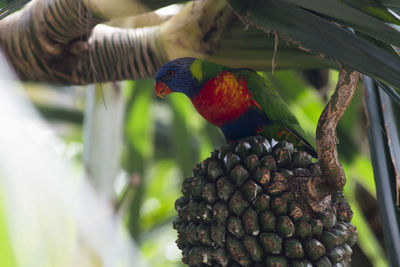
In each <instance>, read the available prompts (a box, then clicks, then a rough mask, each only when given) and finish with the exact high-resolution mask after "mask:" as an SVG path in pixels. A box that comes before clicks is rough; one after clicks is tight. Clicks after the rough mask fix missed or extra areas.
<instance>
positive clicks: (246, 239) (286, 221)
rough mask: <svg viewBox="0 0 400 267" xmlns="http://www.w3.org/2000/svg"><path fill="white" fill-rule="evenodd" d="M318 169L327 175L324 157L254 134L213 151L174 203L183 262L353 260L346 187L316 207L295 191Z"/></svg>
mask: <svg viewBox="0 0 400 267" xmlns="http://www.w3.org/2000/svg"><path fill="white" fill-rule="evenodd" d="M313 175H314V176H320V175H321V170H320V168H319V165H318V164H317V163H312V158H311V156H310V155H308V154H307V153H306V152H304V151H296V150H295V149H294V148H293V146H292V145H291V144H290V143H287V142H281V143H278V144H277V145H276V146H272V145H271V144H270V143H269V142H268V141H267V140H265V139H264V138H262V137H251V138H246V139H243V140H240V141H237V142H234V143H232V144H230V145H227V146H224V147H222V148H221V149H219V150H216V151H215V152H213V153H212V155H211V157H210V158H208V159H206V160H204V161H203V162H201V163H200V164H198V165H197V166H196V167H195V169H194V170H193V177H190V178H187V179H185V181H184V182H183V185H182V193H183V197H181V198H179V199H178V200H177V201H176V204H175V208H176V210H177V211H178V217H177V218H176V220H175V222H174V228H175V229H176V230H177V231H178V240H177V244H178V247H179V248H180V249H182V255H183V258H182V260H183V262H184V263H186V264H187V265H189V266H293V267H295V266H307V267H311V266H333V265H334V266H339V265H340V264H341V265H343V266H349V264H350V256H351V254H352V250H351V246H353V245H354V244H355V242H356V237H357V231H356V229H355V227H354V226H353V225H352V224H351V223H350V220H351V215H352V213H351V210H350V208H349V207H348V204H347V202H346V200H345V199H344V197H343V194H341V193H337V194H335V195H334V196H332V200H331V203H330V205H329V207H328V208H327V209H326V210H325V211H324V212H319V213H316V212H313V211H312V209H310V207H308V205H307V203H306V201H304V199H301V198H299V196H298V194H295V193H294V189H293V188H294V186H293V184H295V183H294V181H298V180H299V179H302V180H303V181H304V179H309V178H310V177H311V176H313ZM338 264H339V265H338Z"/></svg>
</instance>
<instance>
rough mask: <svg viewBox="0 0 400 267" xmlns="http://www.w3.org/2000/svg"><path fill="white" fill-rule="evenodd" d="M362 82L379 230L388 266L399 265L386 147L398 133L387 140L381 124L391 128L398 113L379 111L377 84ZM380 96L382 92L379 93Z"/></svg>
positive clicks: (398, 226) (399, 224) (399, 238)
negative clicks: (379, 215) (379, 224)
mask: <svg viewBox="0 0 400 267" xmlns="http://www.w3.org/2000/svg"><path fill="white" fill-rule="evenodd" d="M364 85H365V88H366V91H367V96H366V106H367V110H368V119H369V120H368V121H369V127H368V139H369V146H370V151H371V160H372V164H373V167H374V176H375V183H376V191H377V198H378V202H379V209H380V213H381V217H382V221H383V225H384V227H383V231H384V235H385V242H386V248H387V251H388V258H389V262H390V266H400V254H399V253H398V252H399V251H400V218H399V212H398V210H397V208H396V205H395V200H396V193H395V192H396V188H395V186H394V185H395V184H396V182H395V169H394V168H393V161H392V159H391V154H390V149H389V146H388V140H391V139H392V138H397V141H398V139H399V136H400V132H397V133H395V134H396V135H397V136H391V137H389V138H390V139H387V136H386V134H385V125H388V124H387V123H388V122H390V124H391V126H388V127H392V123H393V121H391V120H393V117H395V116H398V114H397V115H395V114H394V113H390V112H389V113H388V112H382V111H383V107H382V99H384V98H385V97H383V98H382V97H380V96H379V95H380V94H379V92H378V86H377V84H376V83H375V82H374V81H373V80H372V79H371V78H369V77H364ZM380 91H381V90H380ZM381 96H383V95H382V94H381ZM386 97H387V96H386ZM388 100H389V101H390V99H388V98H386V100H384V101H385V102H387V101H388ZM385 113H386V114H385ZM391 117H392V118H391ZM388 120H389V121H388ZM391 145H392V144H391ZM394 149H395V150H396V151H397V153H399V151H400V147H399V145H398V142H397V147H395V148H394Z"/></svg>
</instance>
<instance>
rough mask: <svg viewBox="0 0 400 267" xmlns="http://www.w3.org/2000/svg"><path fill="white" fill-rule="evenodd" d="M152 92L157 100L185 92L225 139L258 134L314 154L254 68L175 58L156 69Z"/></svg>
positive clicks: (263, 78)
mask: <svg viewBox="0 0 400 267" xmlns="http://www.w3.org/2000/svg"><path fill="white" fill-rule="evenodd" d="M154 90H155V92H156V94H157V95H158V96H159V97H161V98H163V96H165V95H168V94H171V93H174V92H178V93H183V94H185V95H186V96H187V97H188V98H189V99H190V101H191V102H192V104H193V106H194V107H195V109H196V110H197V112H198V113H200V115H201V116H202V117H203V118H205V119H206V120H207V121H208V122H209V123H211V124H213V125H215V126H217V127H218V128H220V129H221V131H222V133H223V135H224V136H225V139H226V141H227V142H228V143H231V142H234V141H236V140H240V139H242V138H245V137H249V136H254V135H261V136H263V137H265V138H267V139H270V140H272V139H274V140H276V141H283V140H286V141H288V142H291V143H292V144H293V145H294V147H295V148H297V149H303V150H305V151H306V152H308V153H309V154H310V155H311V156H313V157H317V152H316V150H315V148H314V146H312V145H311V143H312V141H311V139H310V138H309V137H308V135H306V134H305V132H304V130H303V129H302V128H301V126H300V124H299V122H298V120H297V119H296V117H295V116H294V115H293V114H292V112H291V111H290V109H289V107H288V106H287V104H286V103H285V102H284V100H283V99H282V97H281V96H280V95H279V94H278V92H277V90H276V89H275V88H273V87H272V86H271V83H270V81H269V80H267V79H266V78H265V77H263V76H261V75H259V74H258V73H257V72H256V71H254V70H252V69H249V68H238V69H233V68H229V67H225V66H222V65H219V64H216V63H213V62H210V61H207V60H204V59H199V58H192V57H182V58H177V59H174V60H172V61H169V62H167V63H166V64H165V65H163V66H162V67H161V68H160V69H159V70H158V71H157V73H156V75H155V85H154Z"/></svg>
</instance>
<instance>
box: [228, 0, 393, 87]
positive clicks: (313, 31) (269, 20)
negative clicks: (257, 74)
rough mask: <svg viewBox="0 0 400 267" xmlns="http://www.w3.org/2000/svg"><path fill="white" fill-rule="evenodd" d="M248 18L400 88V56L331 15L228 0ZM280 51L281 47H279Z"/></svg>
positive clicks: (277, 4) (270, 3)
mask: <svg viewBox="0 0 400 267" xmlns="http://www.w3.org/2000/svg"><path fill="white" fill-rule="evenodd" d="M228 1H229V2H230V3H231V5H232V7H233V8H234V9H235V11H236V12H237V14H238V15H239V16H240V17H241V18H242V19H243V20H245V21H247V22H249V23H250V24H253V25H255V26H256V27H258V28H260V29H262V30H264V31H266V32H272V31H278V32H279V33H280V34H282V35H283V36H284V37H286V38H288V39H290V40H292V42H294V43H297V44H298V45H299V47H300V48H303V49H304V50H308V51H309V52H311V53H313V54H316V55H320V56H322V57H325V58H330V59H333V60H335V61H338V62H340V63H341V64H343V65H347V66H348V67H350V68H353V69H355V70H358V71H360V72H362V73H364V74H368V75H370V76H373V77H375V78H377V79H379V80H383V81H386V82H388V83H390V84H391V85H393V86H394V87H397V88H400V58H399V57H397V56H394V55H391V54H390V53H388V52H386V51H385V50H383V49H382V48H379V47H377V46H376V45H374V44H372V43H370V42H368V41H367V40H364V39H362V38H361V37H358V36H356V35H355V34H354V33H352V32H350V31H348V30H346V29H343V28H341V27H339V26H337V25H335V24H333V23H332V22H330V21H329V20H327V19H324V18H322V17H320V16H318V15H316V14H314V13H312V12H310V11H307V10H305V9H302V8H300V7H297V6H294V5H290V4H286V3H282V2H279V1H274V0H263V1H254V0H252V1H248V2H246V3H244V2H243V1H240V0H228ZM278 53H279V51H278Z"/></svg>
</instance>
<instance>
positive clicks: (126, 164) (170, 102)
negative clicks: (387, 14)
mask: <svg viewBox="0 0 400 267" xmlns="http://www.w3.org/2000/svg"><path fill="white" fill-rule="evenodd" d="M263 75H266V76H268V77H269V78H270V79H271V80H272V82H273V84H274V85H275V86H276V87H277V88H278V91H279V92H280V94H281V95H282V96H283V97H284V99H285V100H286V101H287V102H288V104H289V106H290V108H291V109H292V111H293V112H294V114H296V116H297V118H298V119H299V121H300V123H301V125H302V126H303V128H304V129H305V130H306V131H307V132H309V133H310V134H313V133H314V132H315V128H316V123H317V120H318V116H319V114H320V113H321V111H322V109H323V107H324V103H326V101H327V99H328V98H329V95H330V94H331V93H332V89H333V88H334V87H335V85H336V81H337V76H338V73H337V71H333V70H329V71H328V70H313V71H304V72H299V71H276V72H275V73H274V74H271V73H264V74H263ZM310 77H313V78H312V79H310ZM321 80H322V82H321ZM316 81H320V82H319V84H317V85H318V86H319V87H318V88H317V87H315V86H313V85H312V84H311V83H314V84H315V83H316ZM153 83H154V82H153V80H140V81H127V82H123V83H118V84H114V85H112V84H105V85H102V86H98V87H96V88H91V89H88V88H85V87H59V88H57V90H54V88H52V87H49V86H46V85H43V86H39V85H33V84H26V85H25V92H26V93H27V94H28V95H29V99H30V101H32V103H33V104H34V105H35V107H36V109H37V110H38V111H39V112H40V113H41V115H42V116H43V117H44V118H45V120H46V121H47V122H49V123H50V125H51V128H52V129H53V130H54V131H55V132H56V134H57V136H59V137H60V138H61V139H60V140H62V142H63V143H64V144H65V149H64V151H63V154H64V155H66V156H67V157H68V158H69V159H70V160H72V161H73V162H74V165H75V166H76V168H77V169H82V168H83V167H84V166H82V162H83V157H84V156H83V153H84V152H83V147H84V146H85V142H87V140H86V141H85V140H84V136H85V134H84V132H85V131H86V130H85V123H86V124H88V120H89V119H88V118H91V117H93V116H92V115H91V114H88V113H91V112H96V111H93V110H96V109H93V110H90V109H86V111H85V109H84V107H85V103H86V105H87V102H88V101H89V100H88V97H93V98H94V99H92V100H90V101H91V102H93V101H94V103H95V104H94V105H95V106H98V107H99V108H100V109H104V111H105V112H106V113H107V112H109V113H112V109H113V105H116V104H115V102H113V100H110V99H109V98H108V97H107V92H109V91H113V90H114V91H117V92H119V93H120V97H121V99H122V106H123V112H121V113H120V115H119V116H121V119H122V125H123V132H122V142H121V155H122V156H121V160H120V162H121V165H120V167H118V168H119V171H118V175H117V176H116V177H115V179H114V181H110V183H109V184H108V185H107V184H103V185H101V184H97V185H96V182H95V181H92V183H93V184H95V186H94V187H95V188H96V191H98V192H102V190H103V189H104V188H102V186H110V185H111V186H112V187H113V188H112V190H111V191H112V193H111V196H110V199H111V200H112V203H113V209H114V212H115V214H116V215H118V216H119V217H120V218H122V221H123V223H124V225H125V226H126V228H127V229H128V231H129V233H130V235H131V236H132V237H133V239H134V240H135V242H136V243H137V245H138V247H139V249H140V251H141V253H142V254H143V258H144V259H145V261H146V262H147V263H148V265H149V266H160V267H161V266H183V265H182V264H181V263H180V251H179V250H178V248H177V247H176V245H175V239H176V232H175V231H174V230H173V229H172V221H173V219H174V217H175V216H176V212H175V210H174V201H175V200H176V199H177V198H178V197H179V196H180V194H181V193H180V187H181V182H182V181H183V179H184V178H185V177H187V176H189V175H191V169H192V167H194V165H195V164H196V163H198V162H200V161H201V160H203V159H205V158H206V157H208V156H209V155H210V152H211V151H212V150H213V149H214V148H217V147H219V146H220V145H222V144H223V143H224V139H223V136H222V134H221V133H220V132H219V130H218V129H217V128H215V127H214V126H212V125H210V124H208V123H206V121H205V120H204V119H203V118H202V117H200V115H199V114H197V112H196V111H195V110H194V108H193V106H192V104H191V102H190V101H189V100H188V99H187V98H186V97H185V96H184V95H180V94H173V95H170V96H168V97H166V98H165V99H159V98H157V97H156V95H155V93H154V91H153ZM87 90H93V91H94V92H95V93H94V94H92V95H90V94H87V92H86V91H87ZM363 94H364V90H363V87H362V85H360V86H359V90H358V91H357V95H356V97H355V99H354V101H353V103H352V104H351V106H350V108H349V109H348V110H347V111H346V113H345V115H344V117H343V118H342V120H341V122H340V124H339V129H338V132H339V140H340V142H339V145H338V148H339V155H340V157H341V162H342V164H343V166H344V168H345V171H346V174H347V184H346V187H345V194H346V197H347V199H348V201H349V202H350V204H351V207H352V209H353V211H354V217H353V224H355V225H356V226H357V229H358V232H359V242H358V245H357V246H356V248H355V249H354V256H353V264H354V265H353V266H361V264H363V266H387V262H386V259H385V258H386V257H385V254H384V249H383V247H382V244H383V241H382V238H383V237H382V225H381V223H380V219H379V213H378V209H377V202H376V198H375V185H374V179H373V172H372V167H371V162H370V159H369V150H368V140H367V136H366V130H365V126H366V119H365V117H364V111H363ZM60 99H62V101H60ZM118 105H119V104H118ZM114 120H118V118H114ZM86 136H87V133H86ZM98 163H99V164H102V165H107V162H98ZM90 179H96V178H94V177H91V178H90ZM108 189H109V188H108ZM108 189H104V190H108ZM0 192H1V191H0ZM7 216H8V215H7V212H6V210H4V209H0V235H1V236H2V237H3V238H1V239H0V258H1V259H2V264H1V266H7V267H8V266H10V267H12V266H17V265H16V259H15V255H14V254H13V247H12V244H11V243H10V239H9V238H7V237H8V236H9V235H10V231H11V230H12V228H10V227H9V226H8V225H7V223H6V222H5V218H6V217H7ZM11 234H12V233H11ZM3 264H4V265H3ZM93 266H96V264H94V265H93ZM98 266H102V264H99V265H98Z"/></svg>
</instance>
